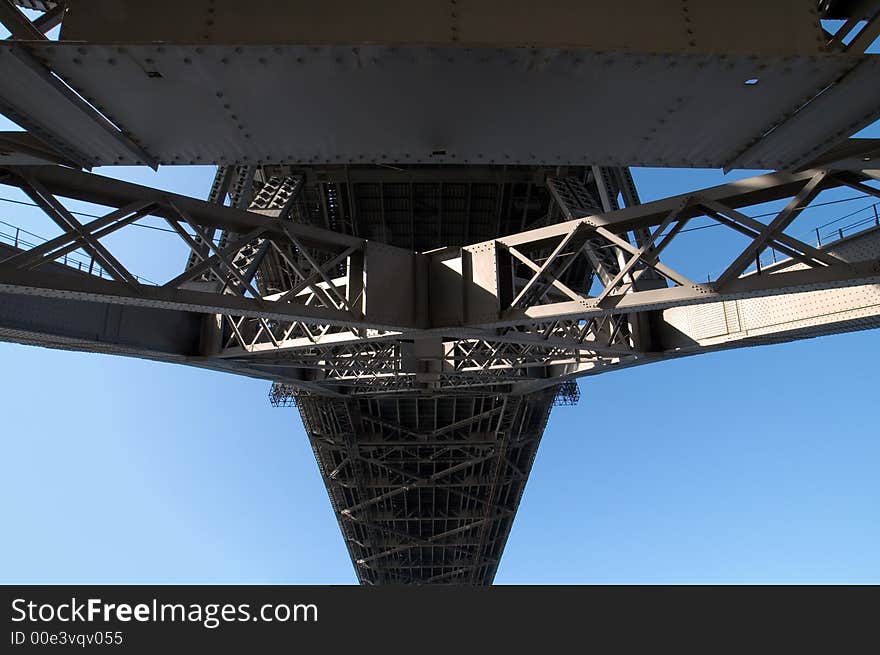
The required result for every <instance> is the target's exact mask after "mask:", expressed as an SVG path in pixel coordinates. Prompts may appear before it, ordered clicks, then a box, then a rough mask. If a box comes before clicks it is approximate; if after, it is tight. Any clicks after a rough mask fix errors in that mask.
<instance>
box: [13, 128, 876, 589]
mask: <svg viewBox="0 0 880 655" xmlns="http://www.w3.org/2000/svg"><path fill="white" fill-rule="evenodd" d="M0 129H9V127H7V126H5V124H0ZM862 136H874V137H878V136H880V129H878V127H877V126H876V125H875V126H874V127H872V128H870V129H869V130H866V131H865V132H864V133H863V134H862ZM97 172H99V173H102V174H110V175H114V176H119V177H122V178H125V179H131V180H134V181H138V182H142V183H147V184H152V185H154V186H159V187H163V188H167V189H169V190H174V191H178V192H182V193H187V194H190V195H194V196H199V197H204V195H205V193H206V192H207V189H208V187H209V185H210V180H211V177H212V175H213V169H211V168H209V167H201V168H196V167H193V168H189V167H187V168H177V169H174V168H162V169H161V170H160V171H159V172H158V173H152V172H150V171H144V170H136V169H115V170H113V171H108V170H98V171H97ZM751 174H754V172H738V173H735V174H732V175H729V176H723V175H722V174H721V173H720V172H718V171H680V170H654V169H650V170H646V169H638V170H636V171H635V175H636V181H637V183H638V184H639V188H640V191H641V194H642V196H643V199H644V200H650V199H652V198H657V197H662V196H665V195H670V194H674V193H680V192H685V191H688V190H692V189H696V188H701V187H704V186H707V185H711V184H718V183H722V182H724V181H729V180H732V179H737V178H739V177H745V176H747V175H751ZM854 195H858V194H854V193H852V192H848V191H841V192H836V195H835V194H829V195H827V196H826V198H824V199H846V198H851V197H853V196H854ZM0 197H3V198H9V199H13V200H15V199H18V200H21V199H22V197H21V196H20V194H18V193H17V192H15V191H14V190H11V189H8V188H6V187H0ZM870 204H871V202H870V201H867V200H865V199H856V200H847V201H846V202H842V203H840V204H836V205H829V206H826V207H821V208H819V209H816V210H811V211H809V212H805V213H804V215H803V217H802V218H801V219H799V222H798V223H795V225H794V226H793V228H792V229H791V230H790V232H791V233H792V234H793V235H795V236H801V237H803V238H805V239H806V238H807V237H808V236H809V235H810V234H812V233H813V229H814V228H815V227H816V226H819V225H824V224H826V223H828V222H829V221H833V220H836V219H838V218H840V217H841V216H843V215H845V214H847V213H850V212H853V211H856V212H858V211H861V212H866V211H868V209H867V208H868V207H869V206H870ZM73 206H74V208H77V209H80V210H82V211H89V210H94V208H91V207H89V206H87V205H84V204H79V205H73ZM772 208H773V207H769V208H768V210H769V209H772ZM752 213H753V214H754V212H752ZM860 215H865V216H866V215H867V214H865V213H862V214H860ZM858 216H859V215H857V216H856V217H858ZM0 220H3V221H7V222H8V223H10V224H13V225H18V226H21V227H25V228H26V229H28V230H30V231H32V232H34V233H36V234H39V235H40V236H44V237H49V236H52V234H53V232H52V228H51V226H50V224H48V222H47V221H45V220H44V219H43V218H42V217H41V216H40V215H39V213H38V212H35V211H34V210H32V209H31V208H28V207H24V206H19V205H12V204H9V203H2V202H0ZM847 222H849V221H844V222H843V223H838V224H835V226H836V225H839V224H847ZM835 226H831V227H829V228H828V229H831V230H833V229H835ZM3 229H4V228H2V226H0V232H2V231H3ZM688 239H694V240H698V241H692V240H686V239H685V238H684V237H682V241H681V245H678V244H676V245H674V246H673V247H672V248H670V250H669V251H668V253H667V255H668V258H672V257H675V258H677V261H680V262H681V265H680V267H681V268H682V269H683V272H685V273H686V274H690V275H692V276H693V277H695V278H696V279H703V278H705V277H706V275H712V274H717V273H718V271H717V270H714V268H713V267H716V266H717V261H718V260H717V253H718V252H724V251H726V249H728V248H731V247H735V243H734V245H733V246H732V245H731V241H730V239H729V235H728V233H727V231H726V230H723V229H717V230H716V229H707V230H702V231H699V232H695V233H692V234H691V236H689V237H688ZM107 243H108V245H111V246H112V247H113V248H114V251H115V252H119V253H120V257H121V258H122V260H123V262H124V263H126V264H128V265H129V266H130V268H131V269H132V270H133V271H135V272H138V273H140V274H142V275H144V276H146V277H148V278H151V279H160V278H162V277H163V276H167V275H169V274H174V272H175V271H177V270H179V269H180V267H181V266H182V264H183V260H184V257H185V252H184V250H183V249H182V245H181V244H180V242H179V240H176V238H174V237H171V236H169V235H167V234H166V233H162V232H156V231H152V230H148V229H140V230H135V229H134V228H131V229H126V230H123V231H121V232H120V233H119V234H118V235H115V236H114V237H113V238H112V239H108V240H107ZM695 244H697V247H695ZM676 248H677V249H678V250H675V249H676ZM123 255H124V256H123ZM877 336H878V335H877V333H876V332H860V333H853V334H846V335H839V336H834V337H824V338H820V339H812V340H806V341H801V342H797V343H793V344H785V345H779V346H767V347H761V348H752V349H746V350H737V351H730V352H724V353H717V354H712V355H706V356H701V357H694V358H689V359H683V360H678V361H671V362H665V363H662V364H655V365H649V366H644V367H639V368H634V369H628V370H625V371H620V372H615V373H610V374H605V375H601V376H597V377H595V378H588V379H585V380H582V381H581V383H580V387H581V394H582V398H581V402H580V404H579V405H578V406H577V407H560V408H556V409H555V410H554V412H553V415H552V417H551V420H550V424H549V426H548V428H547V431H546V433H545V436H544V440H543V442H542V444H541V448H540V451H539V453H538V457H537V460H536V462H535V466H534V469H533V472H532V475H531V478H530V480H529V483H528V487H527V489H526V492H525V495H524V498H523V501H522V505H521V507H520V511H519V513H518V515H517V518H516V521H515V524H514V527H513V530H512V533H511V536H510V539H509V541H508V544H507V549H506V551H505V554H504V557H503V559H502V562H501V566H500V568H499V571H498V576H497V580H496V582H498V583H505V584H514V583H655V582H657V583H659V582H668V583H725V582H729V583H776V582H781V583H800V582H820V583H824V582H837V583H848V582H872V583H880V479H878V476H877V469H878V464H880V430H878V427H877V410H876V405H877V400H876V372H877V364H878V354H880V344H878V339H877ZM0 363H2V371H3V375H2V376H0V416H2V425H3V429H2V430H0V498H2V502H0V522H2V524H3V526H4V530H3V532H2V538H0V582H6V583H11V582H20V583H310V584H351V583H354V582H355V576H354V573H353V570H352V567H351V564H350V562H349V560H348V556H347V553H346V551H345V548H344V546H343V542H342V539H341V536H340V533H339V529H338V526H337V524H336V521H335V519H334V517H333V513H332V511H331V508H330V503H329V501H328V499H327V495H326V491H325V489H324V487H323V483H322V482H321V479H320V476H319V474H318V470H317V466H316V464H315V460H314V456H313V454H312V452H311V450H310V448H309V446H308V441H307V439H306V436H305V433H304V431H303V428H302V424H301V422H300V420H299V416H298V414H297V412H296V411H295V410H292V409H274V408H272V407H271V406H270V405H269V402H268V400H267V392H268V387H269V385H268V383H266V382H261V381H254V380H250V379H244V378H237V377H234V376H228V375H224V374H220V373H214V372H208V371H202V370H198V369H190V368H187V367H176V366H172V365H165V364H157V363H153V362H146V361H140V360H129V359H124V358H117V357H111V356H105V355H91V354H81V353H69V352H61V351H50V350H44V349H38V348H33V347H27V346H19V345H15V344H5V343H0Z"/></svg>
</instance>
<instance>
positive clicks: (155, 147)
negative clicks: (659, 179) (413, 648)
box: [0, 0, 880, 584]
mask: <svg viewBox="0 0 880 655" xmlns="http://www.w3.org/2000/svg"><path fill="white" fill-rule="evenodd" d="M339 2H340V3H341V5H345V6H346V8H347V9H349V10H350V11H355V10H356V11H361V14H359V16H361V19H360V20H357V21H348V22H339V21H331V22H328V21H322V20H320V16H318V15H316V14H314V12H315V11H318V10H319V8H317V6H311V5H309V6H306V5H303V4H302V3H298V4H297V3H293V4H291V5H286V6H285V7H279V6H278V4H277V3H264V2H262V0H254V2H252V3H249V4H248V6H247V7H245V5H243V4H242V3H238V2H231V1H229V2H226V1H218V2H216V3H211V4H212V7H211V9H212V11H210V12H207V11H205V12H204V13H202V10H203V8H200V7H197V6H196V4H195V3H194V4H193V5H186V6H181V5H180V3H170V2H164V1H162V2H155V3H142V2H134V1H133V0H125V1H123V2H118V0H117V2H115V3H112V4H114V10H113V11H108V10H107V8H108V3H106V2H103V1H98V2H92V3H90V4H89V6H88V11H84V8H85V7H86V4H85V3H84V2H82V1H80V0H68V1H67V2H15V3H13V2H10V1H9V0H0V22H3V24H4V25H5V26H6V27H7V28H8V29H9V31H10V33H11V38H10V39H9V40H8V41H7V43H6V44H5V46H4V47H3V48H0V72H2V73H3V75H2V77H0V111H2V112H3V113H4V114H6V115H7V116H8V117H10V118H11V119H13V120H14V121H16V122H17V123H18V124H20V125H21V126H22V127H24V128H25V130H26V131H25V132H23V133H3V134H0V184H2V185H6V186H7V187H16V188H18V189H20V190H21V191H22V192H24V194H25V195H26V196H27V198H28V199H29V201H30V202H31V203H32V204H34V205H36V206H37V207H38V208H39V209H40V210H42V212H43V213H44V214H45V215H46V217H47V218H48V219H50V220H51V222H52V223H53V224H54V225H56V226H57V231H58V233H57V235H56V236H54V237H51V238H49V239H48V240H46V241H44V242H41V243H34V242H31V241H20V240H17V239H16V240H15V241H14V242H13V243H11V244H9V245H6V244H0V338H2V339H4V340H9V341H17V342H22V343H29V344H36V345H43V346H49V347H56V348H67V349H76V350H85V351H92V352H107V353H113V354H119V355H127V356H137V357H145V358H151V359H155V360H159V361H165V362H173V363H180V364H186V365H191V366H199V367H204V368H210V369H214V370H220V371H226V372H230V373H234V374H239V375H246V376H251V377H257V378H261V379H265V380H269V381H272V383H273V386H272V391H271V399H272V402H273V403H274V404H277V405H288V404H294V405H296V407H297V408H298V409H299V411H300V414H301V416H302V419H303V423H304V426H305V428H306V432H307V434H308V438H309V440H310V443H311V445H312V448H313V450H314V452H315V457H316V459H317V462H318V465H319V468H320V470H321V473H322V475H323V477H324V482H325V484H326V486H327V491H328V494H329V496H330V499H331V503H332V505H333V508H334V511H335V512H336V515H337V518H338V520H339V523H340V527H341V530H342V533H343V537H344V538H345V540H346V544H347V547H348V550H349V553H350V555H351V558H352V561H353V564H354V566H355V569H356V571H357V574H358V577H359V579H360V580H361V581H362V582H363V583H366V584H381V583H419V584H424V583H468V584H475V583H476V584H483V583H489V582H491V581H492V579H493V577H494V575H495V571H496V570H497V567H498V564H499V560H500V557H501V554H502V552H503V548H504V544H505V542H506V539H507V537H508V534H509V531H510V528H511V525H512V521H513V518H514V516H515V513H516V511H517V507H518V504H519V500H520V498H521V496H522V493H523V490H524V487H525V483H526V480H527V479H528V476H529V472H530V470H531V467H532V463H533V461H534V458H535V456H536V452H537V448H538V444H539V442H540V439H541V436H542V434H543V431H544V426H545V424H546V421H547V417H548V415H549V412H550V409H551V407H552V406H553V405H554V404H569V403H571V402H574V401H575V400H576V398H577V395H578V393H577V383H576V380H577V379H578V378H581V377H584V376H592V375H597V374H600V373H604V372H608V371H614V370H620V369H624V368H627V367H630V366H636V365H642V364H647V363H655V362H660V361H663V360H667V359H671V358H676V357H683V356H690V355H695V354H702V353H709V352H714V351H717V350H721V349H727V348H736V347H744V346H751V345H761V344H766V343H777V342H784V341H788V340H793V339H800V338H806V337H812V336H818V335H823V334H833V333H837V332H843V331H848V330H857V329H868V328H874V327H878V326H880V310H878V309H877V308H878V306H880V295H878V291H877V290H878V288H880V287H878V282H880V259H878V257H880V230H878V226H876V225H873V224H871V222H870V220H867V221H864V220H862V221H860V222H859V223H858V228H857V229H858V230H859V231H858V232H855V233H850V234H844V233H843V231H842V230H841V232H840V233H839V234H838V235H837V238H833V239H828V238H825V237H823V238H822V239H817V240H816V241H813V240H812V238H805V237H804V234H803V230H797V229H792V227H793V226H795V227H796V226H797V225H798V222H797V221H798V220H799V218H800V217H801V215H802V214H803V212H805V211H806V210H808V209H810V208H812V207H815V206H816V205H817V204H821V202H822V201H821V198H822V197H823V194H826V193H833V192H834V190H838V189H848V190H851V191H852V192H853V193H857V194H859V195H860V196H864V197H869V198H877V197H878V195H880V192H878V184H877V181H878V173H877V169H876V164H875V163H873V162H875V161H876V157H877V156H878V154H880V149H878V144H877V143H876V142H875V141H872V140H868V139H850V138H849V137H850V136H852V135H853V134H854V133H856V132H857V131H858V130H859V129H860V128H861V127H862V126H864V125H866V124H868V123H870V122H871V121H872V120H874V119H876V118H877V116H878V109H877V108H878V106H880V98H878V97H877V89H878V88H880V86H878V85H877V84H876V71H877V59H876V57H874V56H871V55H867V54H865V50H866V49H867V46H868V45H869V42H870V41H871V40H872V39H873V38H875V37H876V33H877V30H878V25H880V23H878V14H880V5H878V3H876V2H872V1H871V2H869V1H866V2H852V3H850V2H828V1H824V0H823V2H820V3H816V2H814V1H813V0H803V1H802V0H785V1H784V2H780V3H774V4H770V5H768V4H767V3H764V2H758V1H757V0H748V1H745V2H740V3H713V2H709V1H708V0H706V1H698V0H691V2H689V3H686V4H687V5H688V6H687V7H685V8H684V9H683V10H682V11H681V12H679V11H667V12H660V13H659V14H658V13H657V12H656V11H649V9H650V7H648V5H649V4H650V3H648V2H647V0H631V1H630V2H625V3H622V4H621V3H618V5H619V6H618V5H614V6H610V5H608V3H602V6H601V11H597V8H598V7H597V5H598V3H589V2H586V3H574V4H572V3H568V4H566V6H565V7H563V8H561V9H560V10H559V11H553V12H532V14H530V15H529V18H528V20H524V19H523V16H518V15H517V14H516V12H515V11H511V10H510V7H509V6H508V5H509V3H500V0H499V3H495V2H493V1H492V0H490V1H489V2H470V1H469V0H463V1H462V2H460V3H459V4H460V9H459V10H458V11H457V12H455V15H454V16H452V17H450V16H449V15H448V12H446V11H445V9H446V4H445V3H441V2H426V3H422V4H421V6H420V8H419V10H418V12H417V13H418V15H416V14H415V13H412V12H413V9H412V7H410V6H406V7H403V6H401V5H400V3H393V4H394V5H395V11H394V12H389V11H387V7H386V4H387V3H385V2H384V0H375V2H373V3H371V4H370V7H371V8H372V10H369V11H367V10H364V9H363V7H366V6H367V5H362V4H358V6H357V7H356V6H355V4H354V3H349V2H347V0H339ZM268 4H272V5H273V6H272V7H271V8H269V7H268ZM501 4H503V5H505V7H504V8H505V11H504V12H502V14H503V15H504V16H505V17H506V18H505V19H504V20H496V19H495V18H493V19H492V20H487V16H488V17H493V16H495V17H497V15H502V14H498V9H499V7H500V5H501ZM526 4H528V3H526ZM123 5H124V7H123V8H124V9H125V12H122V13H126V12H127V13H126V15H127V16H129V18H131V17H136V19H131V20H126V21H121V22H120V20H119V19H118V17H119V16H120V15H122V14H121V13H120V12H119V11H118V9H119V7H121V6H123ZM172 5H173V7H172ZM441 5H442V6H441ZM575 5H577V6H575ZM17 6H20V7H24V8H26V9H28V10H30V11H31V12H33V11H36V12H43V13H42V14H41V15H36V16H34V14H32V13H28V14H25V13H22V12H20V11H18V9H17V8H16V7H17ZM383 7H384V8H385V9H384V10H383ZM270 9H271V11H273V12H274V13H273V16H274V17H275V20H273V21H271V22H267V21H263V20H261V21H259V23H258V24H257V23H255V22H254V21H253V20H251V18H252V17H253V16H255V15H260V14H261V12H262V13H265V12H266V11H269V10H270ZM171 11H173V12H175V18H176V19H177V20H173V21H172V20H168V16H169V12H171ZM437 11H440V12H441V14H442V15H441V14H437V15H436V16H434V18H435V20H425V17H426V16H427V15H433V14H432V13H431V12H437ZM493 11H494V12H496V13H495V14H493V13H492V12H493ZM621 11H622V12H624V13H625V14H626V20H625V21H622V20H621V19H620V17H619V15H620V14H619V12H621ZM615 12H617V13H615ZM392 15H393V18H394V20H387V18H388V17H389V16H392ZM586 18H589V20H585V19H586ZM823 18H835V19H843V21H842V23H841V24H840V25H839V26H838V27H836V28H834V29H830V28H827V27H826V24H824V23H822V22H821V19H823ZM269 23H271V24H269ZM59 24H60V25H61V30H60V38H59V40H58V41H49V40H47V39H45V38H44V36H43V35H44V34H45V33H46V32H47V31H48V30H50V29H52V28H53V27H57V26H58V25H59ZM757 24H760V25H761V26H762V29H761V30H754V29H745V28H746V27H752V26H754V25H757ZM623 25H625V26H626V29H621V26H623ZM304 29H305V30H308V33H303V32H301V30H304ZM401 88H406V89H407V93H405V94H402V93H401V92H400V89H401ZM114 89H116V90H118V89H124V90H125V92H124V93H119V92H116V91H114ZM646 97H650V99H651V102H649V103H646V101H645V98H646ZM265 98H273V99H275V101H273V102H266V101H265ZM292 98H293V99H295V100H296V102H290V100H291V99H292ZM253 99H260V101H259V102H253ZM608 99H613V101H609V100H608ZM600 100H601V101H600ZM426 126H429V128H430V129H427V128H426ZM487 126H492V129H488V127H487ZM133 163H141V164H146V165H153V166H155V165H157V164H159V163H162V164H185V163H203V164H204V163H211V164H215V165H217V166H218V169H217V175H216V177H215V181H214V184H213V185H212V188H211V189H210V190H209V193H208V198H207V200H205V201H202V200H196V199H194V198H190V197H186V196H182V195H178V194H172V193H167V192H163V191H160V190H156V189H151V188H148V187H143V186H138V185H133V184H127V183H123V182H119V181H117V180H113V179H110V178H107V177H104V176H98V175H93V174H90V173H87V172H83V171H82V170H79V169H83V168H86V169H87V168H89V167H91V166H95V165H99V164H101V165H118V164H133ZM637 165H658V166H686V167H725V168H728V169H731V168H750V167H752V168H754V167H757V168H762V169H771V170H773V169H775V172H772V173H769V174H764V175H757V176H755V177H752V178H748V179H745V180H741V181H739V182H733V183H729V184H724V185H721V186H717V187H712V188H708V189H692V190H690V191H689V192H688V193H686V194H683V195H678V196H672V197H668V198H665V199H662V200H658V201H653V202H648V203H642V202H641V199H640V197H639V193H638V191H637V189H636V186H635V183H634V181H633V176H632V174H631V172H630V169H629V167H630V166H637ZM75 202H87V203H91V204H93V205H98V206H103V207H104V208H106V209H105V211H104V212H103V213H97V214H95V215H93V216H90V217H87V219H86V220H82V219H83V217H82V216H81V215H80V214H77V213H76V212H74V211H73V207H72V205H73V203H75ZM768 208H769V211H768ZM147 219H150V220H153V221H156V220H159V221H162V223H163V225H164V227H163V229H165V230H166V231H167V232H168V233H169V234H170V238H172V239H175V240H176V243H177V244H178V246H182V247H183V249H184V250H185V252H186V253H187V255H186V260H185V265H184V266H183V270H182V271H180V272H176V273H175V274H173V275H171V276H167V277H165V278H163V279H159V280H158V281H156V282H155V283H151V282H148V281H147V280H146V279H145V278H144V277H143V275H139V274H138V272H137V271H135V270H134V269H133V268H132V267H131V266H130V265H128V264H127V263H126V259H125V257H124V256H123V255H122V254H121V253H119V252H117V251H116V249H115V248H114V247H113V246H112V245H111V243H112V242H113V239H112V238H108V237H112V236H115V235H116V234H117V233H119V232H120V231H123V230H125V231H126V232H131V230H132V229H133V228H135V227H137V226H139V225H141V224H142V222H143V221H144V220H147ZM698 223H699V225H700V228H699V229H703V227H706V226H708V225H711V226H714V227H715V228H716V230H717V231H719V232H723V233H724V234H726V235H728V236H729V238H730V239H729V243H730V244H731V247H730V248H727V249H721V248H719V249H717V251H716V250H712V251H711V253H709V254H710V255H711V257H712V264H713V273H712V274H711V275H710V276H709V278H708V279H705V280H704V278H703V276H702V274H701V275H700V276H697V275H694V274H693V273H692V272H691V271H690V270H689V263H690V262H689V260H690V259H691V258H692V257H693V254H694V249H695V248H698V247H699V246H697V245H694V242H693V241H691V240H689V236H690V235H691V234H692V233H693V230H695V229H697V228H696V227H695V225H697V224H698ZM73 253H76V254H77V258H78V260H79V266H78V268H76V269H74V268H72V267H70V266H66V265H65V262H67V257H68V255H71V254H73ZM83 258H85V259H86V260H87V261H89V262H90V265H89V266H88V267H87V269H85V270H84V269H83V268H82V259H83ZM96 270H97V271H99V272H101V275H91V274H90V272H94V271H96Z"/></svg>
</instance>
